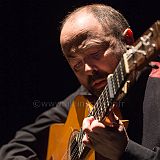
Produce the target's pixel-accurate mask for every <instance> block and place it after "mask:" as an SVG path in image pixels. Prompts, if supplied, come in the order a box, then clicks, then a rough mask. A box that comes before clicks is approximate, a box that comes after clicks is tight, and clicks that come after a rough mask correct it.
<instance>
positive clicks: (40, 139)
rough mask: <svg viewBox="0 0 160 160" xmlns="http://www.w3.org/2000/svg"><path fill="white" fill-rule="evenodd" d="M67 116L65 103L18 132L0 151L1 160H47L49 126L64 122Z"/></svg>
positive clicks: (59, 104)
mask: <svg viewBox="0 0 160 160" xmlns="http://www.w3.org/2000/svg"><path fill="white" fill-rule="evenodd" d="M66 116H67V111H66V108H65V106H64V103H58V104H57V106H56V107H54V108H52V109H50V110H48V111H46V112H44V113H43V114H41V115H40V116H39V117H38V118H37V119H36V121H35V123H33V124H31V125H28V126H26V127H24V128H22V129H21V130H20V131H18V132H17V133H16V135H15V137H14V139H13V140H11V141H10V142H9V143H8V144H6V145H4V146H2V147H1V149H0V159H1V160H2V159H3V160H7V159H16V160H32V159H34V160H35V159H45V157H46V151H47V145H48V144H47V142H48V133H49V126H50V125H51V124H52V123H55V122H62V121H64V120H65V118H66Z"/></svg>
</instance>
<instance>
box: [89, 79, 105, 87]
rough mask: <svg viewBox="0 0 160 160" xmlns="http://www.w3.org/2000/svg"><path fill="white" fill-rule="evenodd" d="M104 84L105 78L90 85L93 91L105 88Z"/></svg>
mask: <svg viewBox="0 0 160 160" xmlns="http://www.w3.org/2000/svg"><path fill="white" fill-rule="evenodd" d="M106 84H107V80H106V78H103V79H97V80H95V81H94V82H93V83H92V87H93V88H95V89H101V88H103V87H105V86H106Z"/></svg>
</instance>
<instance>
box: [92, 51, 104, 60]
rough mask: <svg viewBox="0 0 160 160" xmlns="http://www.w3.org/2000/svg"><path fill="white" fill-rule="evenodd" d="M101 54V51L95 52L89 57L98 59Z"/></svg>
mask: <svg viewBox="0 0 160 160" xmlns="http://www.w3.org/2000/svg"><path fill="white" fill-rule="evenodd" d="M101 55H102V52H96V53H93V54H91V57H92V58H94V59H100V58H101Z"/></svg>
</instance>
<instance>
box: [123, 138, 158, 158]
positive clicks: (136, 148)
mask: <svg viewBox="0 0 160 160" xmlns="http://www.w3.org/2000/svg"><path fill="white" fill-rule="evenodd" d="M128 159H129V160H159V159H160V148H159V147H155V148H154V149H153V150H150V149H148V148H145V147H143V146H142V145H139V144H137V143H135V142H133V141H132V140H129V142H128V145H127V147H126V150H125V153H124V154H123V156H122V160H128Z"/></svg>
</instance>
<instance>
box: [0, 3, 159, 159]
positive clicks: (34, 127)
mask: <svg viewBox="0 0 160 160" xmlns="http://www.w3.org/2000/svg"><path fill="white" fill-rule="evenodd" d="M60 43H61V47H62V50H63V53H64V56H65V57H66V59H67V61H68V63H69V65H70V66H71V68H72V70H73V72H74V73H75V75H76V76H77V78H78V80H79V82H80V83H81V84H82V86H81V87H80V88H79V89H78V90H77V91H76V92H74V93H73V94H71V95H70V96H69V97H67V98H66V99H65V100H63V101H61V102H59V103H58V104H57V106H55V107H54V108H52V109H50V110H49V111H47V112H45V113H43V114H42V115H40V116H39V117H38V118H37V120H36V121H35V123H34V124H31V125H29V126H27V127H24V128H22V129H21V130H20V131H18V132H17V134H16V136H15V138H14V139H13V140H11V141H10V142H9V143H8V144H6V145H4V146H3V147H2V148H1V150H0V159H3V160H7V159H8V160H9V159H18V160H23V159H24V160H25V159H30V160H32V159H42V160H43V159H45V158H46V150H47V140H48V137H47V135H48V130H49V126H50V125H51V124H53V123H56V122H63V123H64V122H65V120H66V118H67V114H68V111H69V108H70V105H69V104H71V102H72V101H73V99H74V98H75V97H76V96H77V95H84V94H85V95H86V94H92V95H94V96H95V97H96V98H97V97H99V95H100V94H101V92H102V91H103V89H104V87H105V86H106V84H107V80H106V77H107V76H108V75H109V74H110V73H113V71H114V70H115V68H116V66H117V65H118V63H119V61H120V59H121V57H122V54H123V53H124V52H125V51H126V45H127V44H132V43H133V34H132V31H131V29H130V28H129V25H128V23H127V21H126V20H125V18H124V17H123V16H122V15H121V14H120V13H119V12H117V11H116V10H114V9H113V8H111V7H109V6H106V5H103V4H93V5H87V6H84V7H81V8H78V9H76V10H75V11H74V12H72V13H71V14H69V15H68V16H67V17H66V19H65V20H64V21H63V24H62V28H61V34H60ZM158 64H159V63H158ZM149 74H150V69H146V70H144V71H142V72H141V74H140V75H139V76H137V82H136V84H135V86H134V87H132V88H131V90H130V92H129V93H128V94H127V96H126V97H125V99H124V100H123V101H124V106H123V107H121V108H120V109H121V111H122V115H123V117H124V118H127V119H129V126H128V129H127V132H126V131H125V128H124V126H123V123H122V121H121V120H119V119H118V117H117V116H116V115H115V113H114V112H111V114H110V116H109V118H110V122H109V123H107V124H104V123H101V122H99V121H97V120H96V119H94V118H93V117H92V116H91V117H87V118H85V119H84V121H83V124H82V129H83V131H84V133H85V135H84V137H83V143H84V144H86V145H87V146H88V147H91V148H94V150H95V151H96V154H97V157H98V159H111V160H118V159H127V160H131V159H134V160H158V159H160V151H159V147H160V136H159V135H160V134H159V133H160V127H159V126H160V125H159V126H158V124H159V122H158V118H159V117H160V116H159V115H160V110H159V109H158V105H159V103H160V100H159V98H158V95H160V90H158V87H159V86H160V85H158V83H160V79H159V78H157V77H155V76H154V75H153V74H151V75H152V79H151V78H149V79H148V75H149ZM153 77H154V78H153ZM147 80H148V82H147ZM146 83H147V85H146ZM146 86H147V87H146ZM155 87H156V89H157V91H156V92H154V93H152V92H149V91H151V90H150V88H155ZM145 88H146V91H145ZM159 89H160V88H159ZM144 94H145V97H147V99H146V98H144ZM149 94H151V95H150V96H149ZM143 99H144V102H143ZM155 99H156V101H155ZM150 102H151V103H150ZM153 102H154V110H152V109H151V108H150V107H152V105H153ZM143 103H144V105H143ZM149 111H152V112H149ZM142 116H143V117H142ZM153 116H154V117H153ZM142 118H143V119H142ZM151 118H152V119H151ZM143 120H144V121H143ZM156 121H157V122H156ZM148 122H150V124H152V125H150V124H149V123H148ZM154 122H156V124H157V125H156V124H155V123H154ZM148 127H150V128H148ZM138 143H139V144H138Z"/></svg>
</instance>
